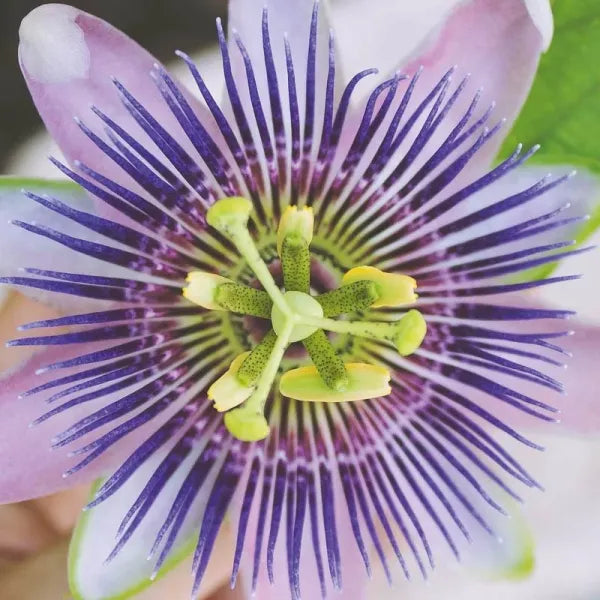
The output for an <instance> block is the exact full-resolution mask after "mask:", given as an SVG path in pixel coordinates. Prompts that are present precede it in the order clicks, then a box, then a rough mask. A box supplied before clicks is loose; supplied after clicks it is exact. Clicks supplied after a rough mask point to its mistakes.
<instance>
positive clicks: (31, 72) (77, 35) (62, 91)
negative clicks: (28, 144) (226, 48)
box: [19, 4, 202, 187]
mask: <svg viewBox="0 0 600 600" xmlns="http://www.w3.org/2000/svg"><path fill="white" fill-rule="evenodd" d="M19 35H20V45H19V61H20V64H21V68H22V70H23V74H24V76H25V80H26V82H27V86H28V88H29V91H30V93H31V96H32V98H33V100H34V102H35V104H36V107H37V109H38V112H39V113H40V115H41V117H42V119H43V121H44V123H45V124H46V127H47V128H48V131H49V132H50V134H51V135H52V136H53V138H54V139H55V140H56V141H57V142H58V145H59V147H60V149H61V150H62V152H63V153H64V155H65V156H66V157H67V160H68V161H70V162H71V163H72V162H73V161H74V160H81V161H83V162H85V164H86V165H87V166H88V167H90V168H92V169H95V170H96V171H99V172H100V173H102V174H103V175H105V176H107V177H110V178H111V179H113V180H115V181H117V182H119V183H124V184H125V185H126V186H128V187H131V185H132V182H131V179H130V178H129V177H128V176H127V175H126V174H125V172H124V171H122V170H121V168H120V167H117V166H116V165H115V163H114V162H113V161H112V160H111V159H110V158H109V157H108V156H107V155H106V154H105V153H104V152H103V151H101V150H100V149H99V148H98V147H97V146H96V145H95V144H94V143H93V142H92V141H91V140H90V139H88V137H87V136H86V135H84V134H83V133H82V132H81V131H80V129H79V126H78V124H77V123H76V122H75V121H74V117H81V118H82V119H84V120H86V121H90V122H91V121H93V122H94V124H95V123H98V120H97V119H96V118H95V117H94V115H93V114H92V113H91V111H90V105H94V106H97V107H98V108H100V109H101V110H102V111H103V112H104V113H105V114H106V115H108V116H109V117H111V118H112V119H113V120H114V121H116V122H117V123H118V124H120V125H122V126H123V127H124V128H125V129H126V130H128V131H129V133H131V134H132V135H133V136H134V137H137V138H138V139H140V140H146V139H147V138H146V136H145V135H143V134H141V131H142V130H141V128H140V127H139V126H138V125H137V124H136V122H135V121H134V119H133V118H132V117H131V115H130V114H129V112H128V111H127V110H126V108H125V107H124V105H123V104H122V102H121V99H120V96H119V93H118V92H117V90H116V89H115V86H114V84H113V82H112V78H116V79H118V80H119V81H120V82H121V83H122V84H123V85H124V86H125V87H126V88H127V90H128V91H129V92H131V94H132V95H133V96H134V97H135V98H137V99H138V100H139V101H140V102H141V103H142V104H143V105H144V106H145V108H147V109H148V111H150V113H151V114H152V115H153V116H154V117H155V118H156V119H157V121H158V122H159V123H160V124H161V125H162V126H163V127H164V128H165V129H166V130H167V131H169V132H170V133H171V135H172V136H173V137H175V138H177V139H178V141H180V142H181V143H182V144H183V145H184V146H187V147H189V142H186V137H185V133H184V132H183V130H182V129H181V127H180V126H179V125H178V123H177V120H176V119H175V117H174V116H173V114H172V113H171V111H170V110H169V108H168V105H167V103H166V102H165V101H164V99H163V98H162V96H161V94H160V92H159V90H158V88H157V86H156V84H155V83H154V81H153V79H152V78H151V76H150V73H151V71H152V69H153V66H154V65H155V64H156V63H157V61H156V59H155V58H154V57H153V56H151V55H150V54H149V53H148V52H146V51H145V50H144V49H142V48H141V47H140V46H138V44H136V43H135V42H134V41H133V40H131V39H130V38H128V37H127V36H126V35H125V34H123V33H121V32H120V31H118V30H117V29H115V28H113V27H112V26H110V25H109V24H108V23H106V22H104V21H102V20H101V19H98V18H97V17H94V16H92V15H89V14H87V13H85V12H83V11H80V10H78V9H76V8H73V7H70V6H67V5H63V4H45V5H42V6H40V7H38V8H36V9H34V10H33V11H32V12H31V13H29V14H28V15H27V16H26V17H25V18H24V19H23V21H22V23H21V28H20V30H19ZM124 57H126V60H124ZM187 100H188V102H190V103H192V104H193V106H194V110H195V111H196V113H197V114H201V113H202V107H201V105H200V104H199V103H197V102H194V101H193V100H192V99H191V98H189V97H187Z"/></svg>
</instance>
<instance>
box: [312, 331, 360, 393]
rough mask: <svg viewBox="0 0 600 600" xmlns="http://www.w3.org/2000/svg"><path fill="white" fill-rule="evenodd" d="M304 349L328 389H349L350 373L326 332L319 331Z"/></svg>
mask: <svg viewBox="0 0 600 600" xmlns="http://www.w3.org/2000/svg"><path fill="white" fill-rule="evenodd" d="M304 347H305V348H306V351H307V352H308V354H309V356H310V359H311V360H312V361H313V363H314V365H315V367H316V368H317V371H318V372H319V375H320V376H321V379H323V382H324V383H325V385H326V386H327V387H328V388H331V389H332V390H335V391H337V392H343V391H345V390H346V389H347V387H348V382H349V379H348V373H346V368H345V366H344V362H343V361H342V359H341V358H340V357H339V356H338V355H337V353H336V351H335V349H334V348H333V346H332V345H331V343H330V342H329V340H328V339H327V336H326V335H325V332H324V331H323V330H322V329H318V330H317V331H315V332H314V333H313V334H312V335H309V336H308V337H307V338H306V339H305V340H304Z"/></svg>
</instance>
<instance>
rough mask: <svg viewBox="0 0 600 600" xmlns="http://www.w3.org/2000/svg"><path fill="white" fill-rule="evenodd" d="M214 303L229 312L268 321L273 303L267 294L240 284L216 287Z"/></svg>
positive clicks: (226, 284)
mask: <svg viewBox="0 0 600 600" xmlns="http://www.w3.org/2000/svg"><path fill="white" fill-rule="evenodd" d="M215 301H216V302H217V304H219V306H222V307H223V308H226V309H227V310H230V311H231V312H235V313H240V314H242V315H250V316H252V317H261V318H262V319H269V318H270V317H271V309H272V308H273V302H271V298H269V294H267V293H266V292H263V291H262V290H257V289H256V288H252V287H248V286H246V285H242V284H240V283H233V282H232V283H224V284H222V285H220V286H218V287H217V289H216V293H215Z"/></svg>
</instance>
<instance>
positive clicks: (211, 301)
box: [182, 271, 232, 310]
mask: <svg viewBox="0 0 600 600" xmlns="http://www.w3.org/2000/svg"><path fill="white" fill-rule="evenodd" d="M185 280H186V282H187V284H188V285H187V287H184V288H183V290H182V293H183V296H184V298H187V299H188V300H190V302H193V303H194V304H198V305H199V306H202V307H203V308H208V309H209V310H226V309H225V308H223V307H222V306H220V305H219V304H217V302H216V301H215V294H216V292H217V288H218V287H219V286H220V285H223V284H224V283H232V281H231V279H227V278H226V277H221V275H217V274H215V273H207V272H205V271H192V272H191V273H190V274H189V275H188V276H187V277H186V279H185Z"/></svg>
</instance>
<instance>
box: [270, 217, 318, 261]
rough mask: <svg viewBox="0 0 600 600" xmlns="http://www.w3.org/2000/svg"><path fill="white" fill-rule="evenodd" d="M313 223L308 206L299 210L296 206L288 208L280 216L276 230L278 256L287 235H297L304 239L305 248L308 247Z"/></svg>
mask: <svg viewBox="0 0 600 600" xmlns="http://www.w3.org/2000/svg"><path fill="white" fill-rule="evenodd" d="M314 223H315V218H314V215H313V210H312V208H310V207H309V206H305V207H303V208H301V209H300V210H298V207H297V206H288V207H287V208H286V209H285V211H284V213H283V215H281V220H280V221H279V227H278V229H277V252H278V254H279V256H281V251H282V248H283V241H284V240H285V238H286V237H287V236H288V235H292V234H296V235H299V236H300V237H301V238H303V239H304V241H305V242H306V244H307V246H310V243H311V241H312V236H313V227H314Z"/></svg>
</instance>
